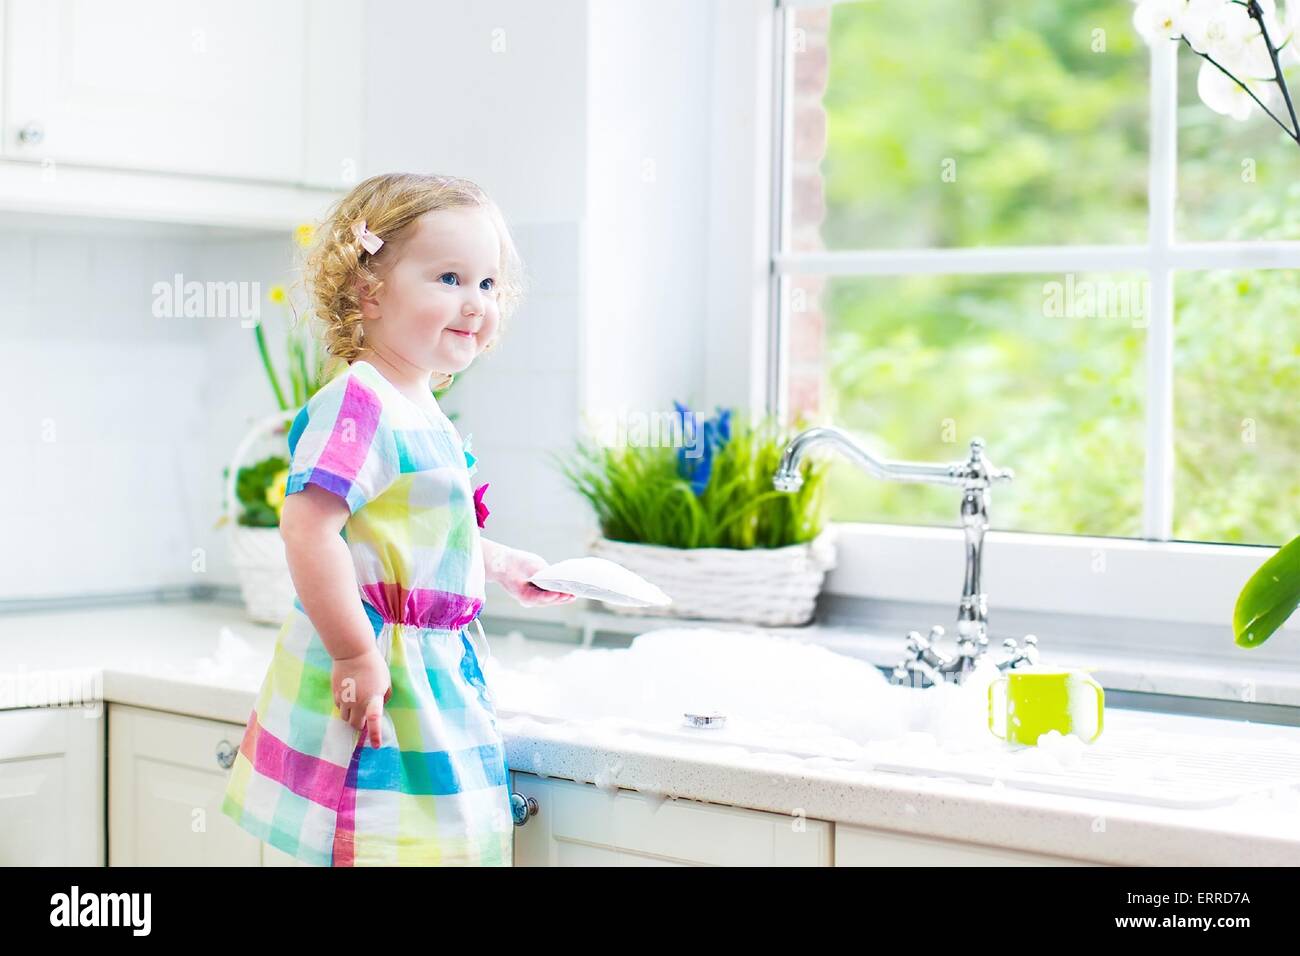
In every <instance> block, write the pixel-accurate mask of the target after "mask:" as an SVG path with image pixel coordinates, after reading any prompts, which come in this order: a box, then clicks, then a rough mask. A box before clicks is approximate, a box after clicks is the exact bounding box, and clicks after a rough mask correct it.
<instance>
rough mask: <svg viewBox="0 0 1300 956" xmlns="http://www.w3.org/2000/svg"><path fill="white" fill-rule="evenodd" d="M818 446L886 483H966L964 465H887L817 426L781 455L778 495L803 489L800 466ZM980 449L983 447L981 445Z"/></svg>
mask: <svg viewBox="0 0 1300 956" xmlns="http://www.w3.org/2000/svg"><path fill="white" fill-rule="evenodd" d="M976 441H979V439H976ZM821 444H828V445H831V446H832V447H833V448H835V449H836V450H837V451H839V452H841V453H843V454H844V456H845V457H847V458H848V459H849V460H850V461H852V462H853V463H854V464H855V465H857V466H858V467H859V468H861V469H862V470H863V471H865V472H867V473H868V474H870V475H874V476H875V477H877V478H882V479H884V480H885V481H914V482H926V483H929V484H936V485H962V484H965V481H966V479H965V477H964V476H963V475H962V473H961V469H962V468H963V467H965V465H966V464H967V463H966V462H955V463H953V464H948V465H937V464H931V463H930V462H920V461H890V460H889V459H887V458H877V457H876V456H875V455H873V454H871V452H869V451H867V450H866V449H865V448H863V447H862V445H860V444H859V443H858V442H857V440H856V439H855V438H853V436H852V435H850V434H849V433H848V432H846V431H844V430H843V429H841V428H832V427H830V426H819V427H817V428H809V429H807V430H805V431H802V432H800V433H799V434H798V435H796V436H795V437H794V438H793V439H791V441H790V443H789V444H788V445H786V446H785V452H784V453H783V454H782V455H781V464H780V466H778V468H777V469H776V474H775V475H773V476H772V484H773V486H775V488H776V490H777V491H798V490H799V488H800V486H802V485H803V475H802V474H800V472H799V464H800V462H802V461H803V457H804V455H806V454H807V453H808V450H809V449H810V448H812V447H813V446H814V445H821ZM972 445H973V443H972ZM980 447H981V448H983V447H984V446H983V443H982V442H981V443H980Z"/></svg>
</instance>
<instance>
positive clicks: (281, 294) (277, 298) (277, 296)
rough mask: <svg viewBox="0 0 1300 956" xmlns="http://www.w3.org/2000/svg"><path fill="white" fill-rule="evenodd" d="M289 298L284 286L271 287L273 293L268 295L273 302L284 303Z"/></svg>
mask: <svg viewBox="0 0 1300 956" xmlns="http://www.w3.org/2000/svg"><path fill="white" fill-rule="evenodd" d="M288 297H289V295H288V293H287V292H285V291H284V286H282V285H273V286H271V291H270V292H268V293H267V298H268V299H270V300H271V301H272V302H283V301H284V300H285V299H287V298H288Z"/></svg>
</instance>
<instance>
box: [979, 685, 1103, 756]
mask: <svg viewBox="0 0 1300 956" xmlns="http://www.w3.org/2000/svg"><path fill="white" fill-rule="evenodd" d="M999 691H1001V693H1000V694H999ZM997 697H1002V698H1003V699H1004V702H1003V703H1002V704H1001V705H998V704H996V703H995V702H994V701H995V699H996V698H997ZM1105 710H1106V692H1105V691H1104V690H1102V688H1101V685H1100V684H1098V683H1097V682H1096V681H1095V680H1093V679H1092V677H1091V676H1089V675H1088V674H1087V673H1086V672H1084V671H1081V670H1035V669H1026V670H1023V671H1018V670H1012V671H1010V672H1009V673H1007V674H1004V675H1003V676H1001V677H999V678H998V679H997V680H995V681H993V682H992V683H991V684H989V730H990V731H991V732H992V733H993V735H994V736H995V737H999V738H1001V739H1002V740H1005V741H1007V743H1012V744H1022V745H1024V746H1027V747H1035V746H1037V745H1038V738H1039V737H1041V736H1042V735H1043V734H1045V733H1048V732H1050V731H1053V730H1055V731H1057V732H1058V733H1060V734H1061V735H1062V736H1064V735H1065V734H1074V735H1075V736H1077V737H1079V738H1080V739H1081V740H1083V741H1085V742H1086V743H1092V742H1093V741H1095V740H1096V739H1097V738H1098V737H1100V736H1101V728H1102V719H1103V716H1104V714H1105ZM998 718H1001V719H1000V720H999V719H998ZM999 727H1000V728H1001V731H1002V732H1001V733H999Z"/></svg>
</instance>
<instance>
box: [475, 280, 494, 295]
mask: <svg viewBox="0 0 1300 956" xmlns="http://www.w3.org/2000/svg"><path fill="white" fill-rule="evenodd" d="M479 288H481V289H482V290H483V291H484V292H491V291H492V290H493V289H495V288H496V282H495V280H493V279H484V280H483V281H482V282H480V283H479Z"/></svg>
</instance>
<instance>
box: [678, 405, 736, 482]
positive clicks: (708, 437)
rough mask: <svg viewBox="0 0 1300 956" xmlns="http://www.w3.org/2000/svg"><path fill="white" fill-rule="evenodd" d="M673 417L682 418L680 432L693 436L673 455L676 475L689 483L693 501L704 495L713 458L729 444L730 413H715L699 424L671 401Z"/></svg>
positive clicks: (691, 413)
mask: <svg viewBox="0 0 1300 956" xmlns="http://www.w3.org/2000/svg"><path fill="white" fill-rule="evenodd" d="M673 405H674V406H675V407H676V409H677V413H678V414H679V415H681V416H682V432H683V435H685V434H686V433H687V431H688V424H687V423H688V421H689V423H690V425H689V431H690V433H691V434H692V435H694V436H697V438H696V440H695V441H692V442H690V443H689V444H687V443H684V444H683V445H682V447H681V448H679V449H678V451H677V474H678V476H679V477H681V478H683V479H685V480H686V481H689V482H690V484H691V490H692V491H693V492H695V495H696V497H699V496H700V495H702V494H704V489H705V488H706V487H708V484H709V476H710V475H712V474H713V456H714V454H715V453H716V452H717V451H719V450H720V449H721V448H722V446H724V445H725V444H726V443H727V442H728V441H730V440H731V410H730V409H722V408H719V409H718V414H717V415H715V416H714V417H713V418H710V419H709V420H708V421H706V422H705V423H704V424H703V426H701V425H700V424H699V417H698V416H697V415H696V414H695V412H693V411H691V410H690V409H689V408H687V407H686V406H685V405H683V404H682V403H681V402H678V401H674V402H673Z"/></svg>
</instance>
